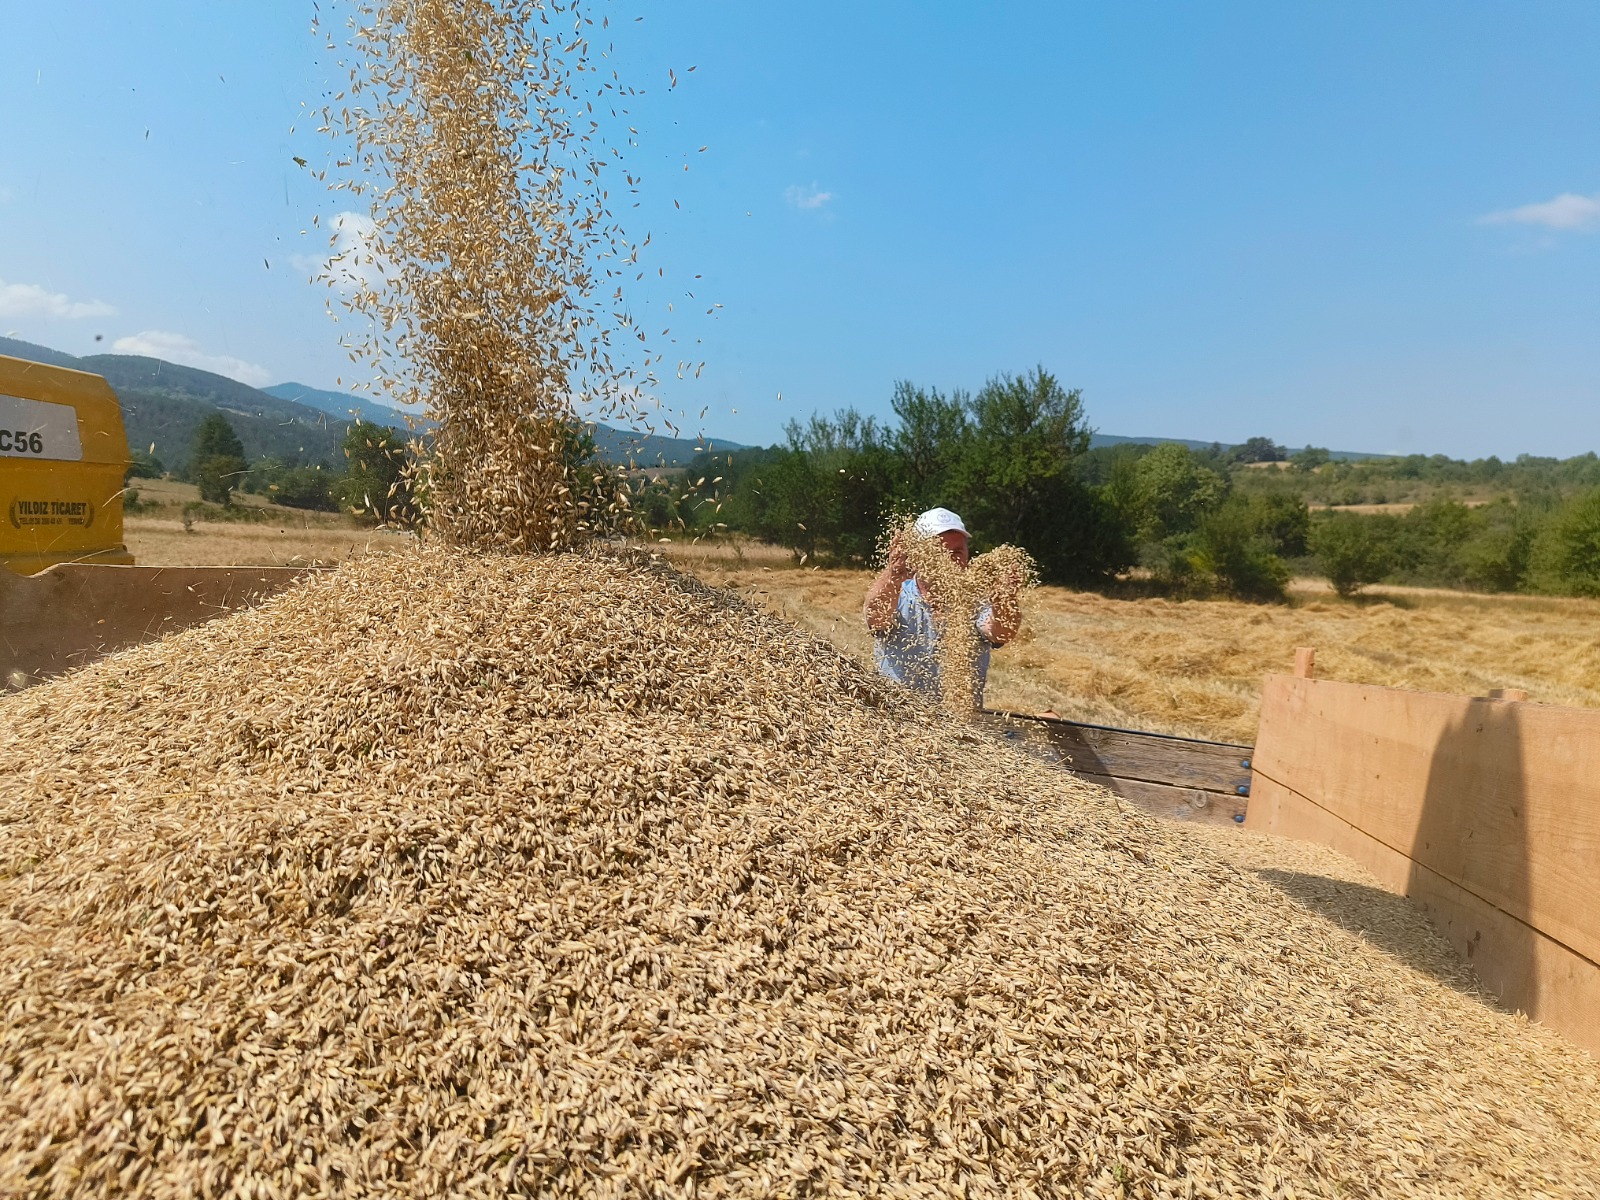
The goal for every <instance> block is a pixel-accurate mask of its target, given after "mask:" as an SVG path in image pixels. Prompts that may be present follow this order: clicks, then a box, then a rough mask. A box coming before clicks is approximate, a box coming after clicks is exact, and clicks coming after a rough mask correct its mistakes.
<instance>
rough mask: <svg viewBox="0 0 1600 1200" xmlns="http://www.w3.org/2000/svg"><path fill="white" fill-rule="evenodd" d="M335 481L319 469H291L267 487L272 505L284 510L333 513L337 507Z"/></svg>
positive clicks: (327, 473)
mask: <svg viewBox="0 0 1600 1200" xmlns="http://www.w3.org/2000/svg"><path fill="white" fill-rule="evenodd" d="M335 482H336V480H335V479H334V478H333V477H332V476H331V475H330V474H329V472H327V471H324V470H323V469H322V468H321V467H291V468H290V469H288V470H286V471H284V472H282V473H281V474H280V475H279V476H278V481H277V482H276V483H273V484H269V485H268V486H267V494H268V495H270V496H271V497H272V502H273V503H274V504H281V505H282V506H283V507H284V508H305V509H310V510H311V511H313V512H333V511H334V510H336V509H337V508H338V507H339V505H338V502H337V501H335V500H334V498H333V490H332V485H333V484H334V483H335Z"/></svg>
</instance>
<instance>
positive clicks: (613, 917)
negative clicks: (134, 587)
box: [0, 552, 1600, 1197]
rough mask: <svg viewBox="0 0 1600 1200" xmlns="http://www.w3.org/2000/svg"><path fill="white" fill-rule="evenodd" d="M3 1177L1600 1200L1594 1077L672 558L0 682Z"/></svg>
mask: <svg viewBox="0 0 1600 1200" xmlns="http://www.w3.org/2000/svg"><path fill="white" fill-rule="evenodd" d="M0 727H4V728H6V729H7V730H8V731H10V738H9V742H8V747H7V750H8V752H7V754H6V756H5V758H4V761H3V762H0V829H3V831H4V832H3V838H0V996H3V997H4V1005H5V1023H4V1028H3V1032H0V1194H4V1195H7V1196H40V1197H43V1196H88V1195H107V1194H117V1195H125V1196H221V1195H240V1196H294V1195H318V1194H329V1195H361V1194H370V1193H379V1192H381V1193H383V1194H390V1195H416V1196H443V1195H452V1196H466V1195H505V1194H539V1195H550V1196H624V1195H627V1196H668V1195H701V1196H721V1195H738V1196H761V1195H771V1196H780V1195H781V1196H796V1195H845V1194H850V1195H893V1196H973V1197H987V1196H996V1197H998V1196H1029V1195H1040V1196H1043V1195H1064V1196H1074V1195H1093V1196H1124V1195H1127V1196H1211V1195H1250V1196H1256V1195H1271V1196H1290V1195H1294V1196H1302V1197H1305V1196H1336V1195H1338V1196H1349V1195H1381V1196H1413V1195H1415V1196H1424V1195H1425V1196H1441V1195H1474V1196H1504V1195H1533V1194H1539V1195H1546V1196H1578V1195H1592V1194H1594V1188H1595V1185H1596V1181H1597V1180H1600V1152H1597V1150H1596V1148H1595V1147H1596V1137H1595V1135H1596V1133H1597V1131H1600V1080H1597V1078H1596V1070H1595V1065H1594V1063H1593V1062H1592V1061H1591V1060H1589V1059H1587V1058H1585V1057H1584V1056H1583V1055H1581V1054H1580V1053H1578V1052H1576V1051H1572V1050H1568V1049H1565V1048H1564V1047H1563V1046H1562V1045H1561V1044H1560V1043H1559V1042H1558V1041H1557V1040H1555V1039H1554V1038H1553V1037H1551V1036H1548V1035H1545V1034H1544V1033H1542V1032H1541V1031H1539V1030H1537V1029H1533V1028H1530V1027H1528V1026H1527V1025H1526V1024H1524V1023H1522V1022H1520V1021H1518V1020H1517V1019H1515V1018H1512V1017H1508V1016H1505V1015H1503V1014H1500V1013H1498V1012H1495V1011H1494V1010H1493V1009H1491V1008H1490V1007H1488V1006H1487V1005H1485V1004H1484V1003H1482V1002H1481V1001H1480V1000H1479V999H1477V998H1475V997H1474V996H1472V995H1469V994H1465V993H1463V992H1461V991H1457V990H1453V989H1452V988H1451V987H1449V986H1446V984H1444V983H1441V982H1440V981H1439V980H1437V979H1435V978H1433V977H1432V976H1430V975H1428V974H1426V973H1425V972H1423V971H1420V970H1417V969H1413V968H1412V967H1410V966H1408V965H1406V964H1405V963H1403V962H1400V961H1397V960H1396V959H1395V958H1394V957H1392V956H1390V955H1389V954H1387V953H1384V952H1383V951H1381V950H1379V949H1378V948H1376V947H1375V946H1374V945H1372V944H1370V943H1367V942H1365V941H1363V940H1362V939H1360V938H1359V937H1357V936H1355V935H1353V934H1350V933H1346V932H1345V931H1343V930H1341V929H1340V928H1338V927H1337V926H1335V925H1334V924H1333V923H1331V922H1329V921H1327V920H1324V919H1323V918H1320V917H1318V916H1316V915H1314V914H1313V913H1312V912H1310V911H1308V910H1307V909H1306V908H1303V907H1301V905H1300V904H1298V903H1297V902H1296V901H1295V900H1293V899H1292V898H1291V897H1290V896H1289V895H1288V894H1287V893H1286V892H1285V891H1283V890H1281V889H1279V888H1275V887H1273V886H1269V885H1268V884H1267V883H1265V882H1263V881H1262V880H1261V879H1260V878H1258V877H1257V876H1256V875H1255V874H1253V873H1251V872H1250V871H1249V870H1246V869H1244V868H1241V867H1239V866H1237V865H1232V864H1229V863H1227V862H1225V861H1223V860H1222V859H1221V858H1220V857H1217V856H1214V855H1210V854H1207V853H1205V852H1204V847H1203V846H1202V845H1197V844H1196V843H1194V842H1193V841H1192V840H1185V839H1184V838H1180V837H1179V836H1178V835H1177V834H1173V833H1169V832H1168V831H1166V830H1163V829H1160V828H1157V827H1156V826H1154V825H1152V824H1151V823H1150V822H1148V821H1146V820H1144V819H1142V818H1140V817H1137V816H1134V815H1131V814H1129V813H1127V812H1125V811H1123V810H1121V809H1119V808H1118V806H1117V804H1116V802H1115V801H1114V800H1113V799H1112V798H1111V797H1110V796H1109V795H1108V794H1106V793H1104V792H1102V791H1099V790H1097V789H1094V788H1092V787H1089V786H1088V785H1085V784H1081V783H1078V782H1075V781H1073V780H1072V779H1071V778H1069V777H1067V776H1064V775H1061V774H1059V773H1056V772H1054V771H1052V770H1051V769H1049V768H1047V767H1044V766H1042V765H1040V764H1036V763H1033V762H1031V761H1029V760H1027V759H1026V758H1023V757H1022V756H1020V755H1015V754H1013V753H1012V752H1011V751H1009V750H1008V749H1006V748H1005V747H1003V746H998V745H994V744H990V743H987V742H983V741H981V740H979V739H978V737H977V736H976V735H974V734H971V733H966V732H956V733H952V732H951V731H950V728H949V726H948V724H947V723H946V722H945V720H944V719H942V718H936V717H935V716H934V715H933V714H931V713H930V712H929V710H926V709H924V708H921V707H919V706H917V705H916V704H915V703H914V702H912V701H910V700H908V699H907V698H905V697H904V696H902V695H900V694H898V693H895V692H892V691H889V690H887V689H886V688H885V687H884V686H882V685H881V684H880V683H879V681H878V680H877V679H875V678H874V677H873V676H871V675H870V674H869V673H867V672H865V671H864V670H862V669H861V668H860V667H858V666H856V665H855V664H853V663H851V662H849V661H848V660H846V659H844V658H843V657H842V656H840V655H838V654H837V653H836V652H834V651H833V650H831V649H829V648H828V647H826V646H825V645H823V644H821V643H820V642H817V641H814V640H812V639H809V638H806V637H803V636H801V635H798V634H796V633H795V632H794V631H793V630H792V629H791V628H789V627H787V626H784V625H783V624H781V623H780V622H778V621H776V620H775V619H773V618H771V617H768V616H765V615H763V614H760V613H757V612H753V611H751V610H749V609H747V608H745V607H744V606H743V605H741V604H740V603H739V602H738V601H736V600H734V599H733V598H731V597H729V596H727V595H726V594H725V593H720V592H715V591H712V590H709V589H706V588H704V587H702V586H700V585H698V584H696V583H694V582H693V581H691V580H687V579H685V578H683V577H681V576H677V575H675V574H673V573H672V572H670V571H668V570H667V569H665V568H663V567H659V566H652V565H651V564H649V563H647V562H643V561H640V560H635V559H619V558H610V557H604V556H601V555H599V554H598V553H593V554H590V555H553V556H543V557H538V558H527V557H522V558H518V557H509V556H488V557H466V558H462V557H445V556H443V555H442V554H438V553H436V552H409V553H403V554H394V555H370V556H367V557H365V558H363V559H361V560H359V561H357V562H354V563H351V564H347V565H346V566H345V567H343V568H341V569H340V570H339V571H337V572H334V573H332V574H330V575H327V576H324V577H321V578H318V579H315V580H311V581H309V582H308V583H306V584H305V585H304V586H302V587H300V588H298V589H296V590H294V591H292V592H289V593H285V594H283V595H282V596H280V597H277V598H275V599H274V600H272V601H271V602H269V603H268V604H266V605H264V606H263V607H262V608H260V609H258V610H254V611H249V612H244V613H240V614H236V615H234V616H230V617H228V618H227V619H225V620H222V621H219V622H216V623H214V624H211V625H208V626H204V627H200V628H196V629H193V630H189V631H186V632H184V633H182V634H179V635H177V636H175V637H172V638H169V639H167V640H165V641H163V642H158V643H153V644H151V645H148V646H145V647H141V648H139V649H136V650H133V651H130V652H127V653H124V654H121V655H118V656H115V657H112V658H109V659H106V660H104V661H102V662H100V663H98V664H96V665H94V666H92V667H90V668H88V669H86V670H84V671H82V672H80V673H78V674H76V675H73V676H70V677H67V678H65V679H62V680H58V681H55V682H52V683H49V684H46V685H43V686H41V687H38V688H35V689H34V690H32V691H30V692H27V693H24V694H22V695H19V696H14V697H9V698H6V699H5V700H3V701H0Z"/></svg>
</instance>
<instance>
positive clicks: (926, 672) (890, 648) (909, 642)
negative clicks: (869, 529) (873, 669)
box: [873, 579, 993, 708]
mask: <svg viewBox="0 0 1600 1200" xmlns="http://www.w3.org/2000/svg"><path fill="white" fill-rule="evenodd" d="M990 615H991V609H990V606H989V605H987V604H985V605H984V606H983V607H982V608H980V609H979V610H978V613H977V616H975V617H974V618H973V621H974V623H975V625H976V627H977V630H978V661H977V664H976V666H977V671H976V674H975V678H974V679H973V681H972V703H973V707H974V708H979V707H982V705H983V685H984V684H985V683H986V682H987V681H988V678H989V650H990V648H991V646H992V644H993V643H991V642H990V641H989V639H988V638H986V637H984V636H983V627H984V626H985V625H986V624H988V622H989V618H990ZM873 642H874V646H873V656H874V658H876V660H877V663H878V670H879V671H880V672H882V673H883V675H884V676H885V677H886V678H888V679H892V680H894V681H895V682H896V683H899V684H903V685H904V686H906V687H908V688H911V689H912V690H913V691H918V692H921V693H922V694H923V695H925V696H929V697H931V698H932V699H934V700H938V699H941V698H942V697H943V695H944V692H943V688H942V680H941V679H940V677H939V631H938V629H937V627H936V626H935V625H934V623H933V611H932V610H931V609H930V608H929V607H928V602H927V601H926V600H924V599H923V598H922V593H921V592H920V591H918V590H917V581H916V580H915V579H908V580H906V581H905V582H904V583H903V584H901V585H900V601H899V604H898V605H896V607H895V623H894V628H893V629H891V630H889V632H888V633H882V634H878V635H877V636H876V637H875V638H874V639H873Z"/></svg>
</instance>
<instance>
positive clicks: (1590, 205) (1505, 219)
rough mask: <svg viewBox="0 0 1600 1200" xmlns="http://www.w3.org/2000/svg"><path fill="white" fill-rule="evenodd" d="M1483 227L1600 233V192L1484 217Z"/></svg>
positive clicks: (1564, 195)
mask: <svg viewBox="0 0 1600 1200" xmlns="http://www.w3.org/2000/svg"><path fill="white" fill-rule="evenodd" d="M1479 223H1480V224H1483V225H1542V226H1544V227H1545V228H1546V229H1560V230H1571V231H1576V232H1583V231H1585V230H1590V229H1600V192H1596V193H1595V194H1594V195H1592V196H1580V195H1578V194H1577V193H1576V192H1563V193H1562V194H1561V195H1559V196H1557V197H1556V198H1555V199H1554V200H1546V201H1545V202H1544V203H1543V204H1524V205H1523V206H1522V207H1521V208H1508V209H1506V211H1504V212H1496V213H1490V214H1489V215H1488V216H1486V217H1480V218H1479Z"/></svg>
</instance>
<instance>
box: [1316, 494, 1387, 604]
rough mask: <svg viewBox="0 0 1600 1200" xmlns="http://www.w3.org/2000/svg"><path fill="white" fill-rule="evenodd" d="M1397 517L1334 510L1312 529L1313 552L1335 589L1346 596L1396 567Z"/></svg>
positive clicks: (1374, 581)
mask: <svg viewBox="0 0 1600 1200" xmlns="http://www.w3.org/2000/svg"><path fill="white" fill-rule="evenodd" d="M1393 526H1394V518H1393V517H1363V516H1359V515H1357V514H1356V513H1330V514H1329V515H1328V516H1326V517H1324V518H1323V519H1322V520H1320V521H1318V522H1317V523H1316V524H1315V525H1314V526H1312V529H1311V551H1312V553H1313V554H1315V555H1316V556H1317V563H1318V565H1319V566H1320V567H1321V568H1322V573H1323V574H1324V575H1326V576H1327V577H1328V582H1329V583H1331V584H1333V590H1334V591H1336V592H1338V593H1339V595H1341V596H1344V597H1346V598H1348V597H1350V596H1354V595H1355V594H1356V593H1357V592H1359V591H1360V590H1361V589H1362V588H1363V587H1365V586H1366V585H1367V584H1369V583H1377V582H1378V581H1379V580H1380V579H1383V578H1384V577H1385V576H1386V575H1388V574H1389V572H1390V571H1392V570H1394V567H1395V562H1396V556H1395V536H1394V529H1393Z"/></svg>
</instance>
